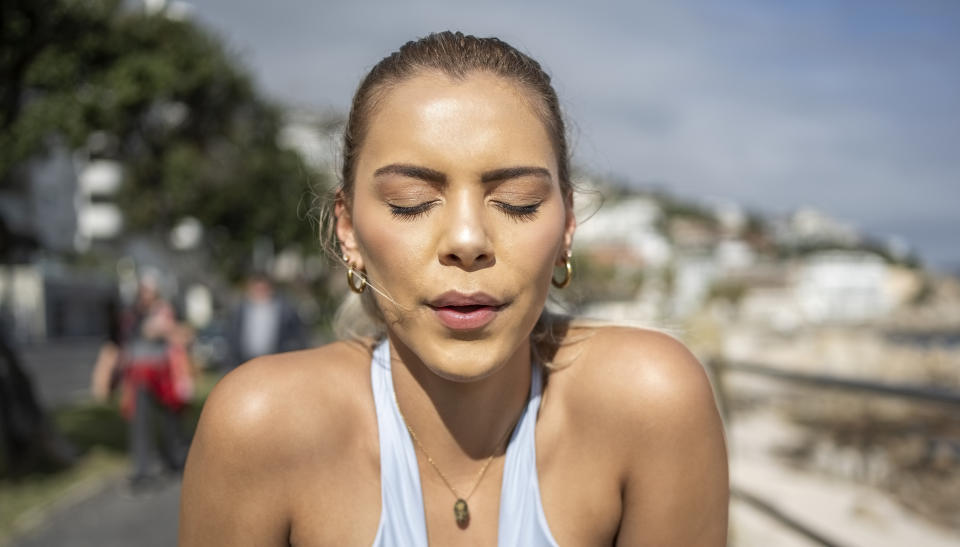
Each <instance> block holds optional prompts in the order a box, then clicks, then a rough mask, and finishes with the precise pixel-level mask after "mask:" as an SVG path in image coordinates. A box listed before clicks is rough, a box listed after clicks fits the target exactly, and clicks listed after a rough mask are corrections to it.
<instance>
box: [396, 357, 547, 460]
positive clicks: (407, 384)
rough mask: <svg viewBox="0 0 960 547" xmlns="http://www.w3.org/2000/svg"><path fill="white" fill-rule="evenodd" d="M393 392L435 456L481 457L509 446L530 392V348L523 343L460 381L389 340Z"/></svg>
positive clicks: (419, 435)
mask: <svg viewBox="0 0 960 547" xmlns="http://www.w3.org/2000/svg"><path fill="white" fill-rule="evenodd" d="M390 342H391V355H390V358H391V361H392V366H391V370H392V374H393V385H394V392H395V393H396V397H397V404H398V405H399V407H400V411H401V413H402V414H403V417H404V420H406V422H407V424H408V425H409V426H410V427H411V428H412V429H413V430H414V431H415V432H416V434H417V436H418V437H419V439H420V441H421V442H422V443H423V445H424V446H425V447H426V449H427V450H428V451H430V454H431V456H433V458H434V459H437V460H439V461H444V462H457V461H463V458H464V457H468V458H470V459H472V460H482V459H485V458H487V457H489V456H490V455H491V454H493V453H494V451H502V450H504V449H505V446H504V445H505V443H499V441H500V440H501V439H502V438H503V437H504V434H505V433H506V431H508V430H510V429H512V428H513V427H514V426H515V424H516V422H517V419H518V418H519V416H520V413H521V412H522V410H523V407H524V406H525V405H526V402H527V396H528V394H529V391H530V346H529V343H524V344H522V345H521V346H520V347H519V348H518V349H517V351H516V352H514V354H513V355H512V356H511V357H510V358H509V359H508V360H507V362H505V363H503V365H502V366H500V367H499V368H497V370H496V371H495V372H493V373H492V374H490V375H488V376H485V377H484V378H481V379H478V380H474V381H470V382H456V381H452V380H448V379H446V378H443V377H441V376H438V375H437V374H435V373H434V372H433V371H431V370H430V369H429V368H428V367H427V366H426V365H425V364H424V363H423V362H422V361H420V359H419V358H417V357H416V355H415V354H414V353H413V352H412V351H410V349H409V348H407V347H405V346H403V344H401V343H399V342H398V341H397V340H396V339H394V338H391V340H390Z"/></svg>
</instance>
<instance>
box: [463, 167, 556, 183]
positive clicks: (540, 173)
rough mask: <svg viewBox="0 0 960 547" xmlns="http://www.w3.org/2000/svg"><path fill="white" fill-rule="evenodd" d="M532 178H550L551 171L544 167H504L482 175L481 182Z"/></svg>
mask: <svg viewBox="0 0 960 547" xmlns="http://www.w3.org/2000/svg"><path fill="white" fill-rule="evenodd" d="M530 176H534V177H546V178H550V171H549V170H547V169H545V168H543V167H526V166H521V167H504V168H503V169H494V170H493V171H487V172H485V173H483V174H482V175H480V181H481V182H496V181H503V180H508V179H516V178H520V177H530Z"/></svg>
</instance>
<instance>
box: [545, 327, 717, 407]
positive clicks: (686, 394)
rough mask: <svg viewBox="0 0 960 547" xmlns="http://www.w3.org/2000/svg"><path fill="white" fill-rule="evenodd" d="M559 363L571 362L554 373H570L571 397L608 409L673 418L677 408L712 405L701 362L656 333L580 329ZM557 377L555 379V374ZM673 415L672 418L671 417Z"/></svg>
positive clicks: (684, 349)
mask: <svg viewBox="0 0 960 547" xmlns="http://www.w3.org/2000/svg"><path fill="white" fill-rule="evenodd" d="M570 337H571V339H572V340H574V342H573V343H571V344H570V346H569V348H565V350H564V353H563V354H561V356H560V359H559V361H561V362H565V361H569V362H570V366H569V367H566V368H562V369H561V370H560V373H559V374H557V376H558V377H562V376H564V375H569V376H570V378H569V380H567V383H570V384H572V385H575V386H576V387H575V390H576V394H575V395H574V394H571V395H574V398H575V399H577V400H582V401H583V402H584V403H587V402H590V403H591V404H595V403H596V402H597V400H598V398H599V399H601V400H606V401H609V402H610V403H611V404H610V405H604V406H608V407H609V410H610V411H613V412H624V413H627V414H633V413H635V412H637V411H642V415H643V416H646V417H650V416H660V415H661V414H663V415H664V416H663V417H664V418H670V419H677V418H676V417H675V414H676V412H675V411H676V410H677V409H678V408H685V409H688V410H689V409H690V406H691V405H706V406H708V407H713V406H714V402H713V392H712V388H711V386H710V381H709V378H708V376H707V374H706V371H705V370H704V368H703V366H702V365H701V364H700V362H699V361H698V360H697V358H696V357H695V356H694V355H693V354H692V353H691V352H690V350H689V349H687V347H686V346H684V344H683V343H682V342H680V341H679V340H677V339H676V338H674V337H672V336H670V335H668V334H665V333H663V332H660V331H656V330H650V329H639V328H631V327H581V328H578V329H576V330H575V331H574V332H572V333H571V336H570ZM558 380H559V378H558ZM671 416H674V417H673V418H671Z"/></svg>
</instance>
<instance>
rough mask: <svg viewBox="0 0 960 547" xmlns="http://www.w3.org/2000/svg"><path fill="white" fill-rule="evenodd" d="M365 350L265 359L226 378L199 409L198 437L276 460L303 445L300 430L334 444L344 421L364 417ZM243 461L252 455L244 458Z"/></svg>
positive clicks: (347, 345) (354, 346)
mask: <svg viewBox="0 0 960 547" xmlns="http://www.w3.org/2000/svg"><path fill="white" fill-rule="evenodd" d="M369 359H370V357H369V353H367V351H366V349H365V348H364V347H363V346H361V345H360V344H358V343H352V342H335V343H332V344H328V345H325V346H322V347H319V348H315V349H309V350H303V351H295V352H290V353H282V354H277V355H269V356H265V357H260V358H257V359H254V360H252V361H250V362H248V363H245V364H243V365H241V366H239V367H237V368H236V369H234V370H233V371H231V372H230V373H229V374H227V375H226V376H225V377H224V378H223V379H222V380H220V382H218V384H217V385H216V387H215V388H214V390H213V392H212V393H211V394H210V396H209V398H208V399H207V402H206V404H205V405H204V408H203V414H202V417H201V423H200V426H199V430H198V436H202V439H203V440H204V441H209V442H214V443H218V444H219V443H228V444H230V445H231V446H233V447H234V448H237V449H244V448H246V449H247V450H245V452H247V451H256V450H258V449H263V450H264V451H265V455H266V456H268V457H270V458H271V459H273V460H277V459H278V457H281V456H284V455H285V453H284V450H285V449H287V448H290V449H297V448H298V447H303V441H302V439H303V437H302V436H301V434H302V433H305V432H307V431H311V432H313V435H311V436H310V437H316V436H317V435H318V434H319V438H320V439H321V440H322V439H324V437H326V440H329V441H336V440H338V439H337V434H338V430H340V429H345V428H342V427H339V426H340V425H341V424H347V423H349V422H350V420H349V418H350V417H351V416H354V415H357V414H358V413H362V412H363V410H364V406H363V403H364V402H365V398H364V397H363V396H362V395H363V394H364V393H365V392H369V380H368V378H369V367H367V366H364V364H365V363H369ZM245 456H248V457H249V456H256V454H255V453H247V454H245Z"/></svg>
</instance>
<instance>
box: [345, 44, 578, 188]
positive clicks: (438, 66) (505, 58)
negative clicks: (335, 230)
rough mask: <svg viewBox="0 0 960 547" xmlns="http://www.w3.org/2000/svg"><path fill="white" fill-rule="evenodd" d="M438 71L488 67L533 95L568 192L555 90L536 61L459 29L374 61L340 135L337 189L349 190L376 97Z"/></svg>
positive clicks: (461, 74) (459, 73) (465, 72)
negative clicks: (416, 78)
mask: <svg viewBox="0 0 960 547" xmlns="http://www.w3.org/2000/svg"><path fill="white" fill-rule="evenodd" d="M429 71H434V72H439V73H441V74H444V75H446V76H448V77H450V78H453V79H458V80H462V79H464V78H466V77H467V76H469V75H470V74H472V73H475V72H488V73H491V74H495V75H497V76H501V77H503V78H505V79H508V80H511V81H513V82H515V83H517V84H519V85H520V86H522V88H524V89H525V90H526V91H528V92H529V93H530V94H531V98H533V99H534V100H533V101H531V104H532V106H533V107H534V108H535V109H536V110H537V114H538V115H539V117H540V119H541V121H542V122H543V125H544V127H545V128H546V129H547V133H548V134H549V136H550V139H551V141H552V144H553V149H554V154H555V155H556V157H557V169H558V173H557V178H558V179H559V182H560V190H561V191H562V193H563V195H564V196H565V197H567V198H569V197H570V195H571V192H572V187H571V184H570V160H569V154H568V151H567V139H566V134H565V128H564V123H563V116H562V115H561V113H560V104H559V101H558V100H557V93H556V92H555V91H554V89H553V86H552V85H551V83H550V76H549V75H547V73H546V72H544V70H543V68H541V67H540V63H538V62H536V61H535V60H533V59H531V58H530V57H529V56H527V55H526V54H524V53H521V52H520V51H518V50H517V49H516V48H514V47H513V46H511V45H510V44H508V43H506V42H504V41H502V40H500V39H498V38H477V37H476V36H470V35H465V34H463V33H461V32H450V31H445V32H439V33H433V34H430V35H428V36H426V37H424V38H421V39H419V40H414V41H410V42H407V43H406V44H404V45H403V47H401V48H400V49H399V50H397V51H395V52H393V53H391V54H390V55H389V56H387V57H385V58H384V59H383V60H381V61H380V62H379V63H377V64H376V66H374V67H373V68H372V69H371V70H370V72H369V73H368V74H367V76H366V77H365V78H364V79H363V81H362V82H361V83H360V87H359V88H358V89H357V92H356V94H355V95H354V97H353V104H352V105H351V107H350V115H349V117H348V118H347V124H346V129H345V131H344V135H343V167H342V171H341V177H342V178H341V188H340V190H342V192H343V194H344V195H345V197H347V198H349V197H351V196H352V193H353V184H354V176H355V174H356V173H355V169H356V164H357V157H358V156H359V154H360V149H361V148H362V147H363V140H364V136H365V135H366V131H367V128H368V124H369V123H370V118H371V116H372V114H373V113H374V111H375V109H376V106H377V104H378V102H379V100H380V99H381V98H382V97H383V96H384V95H385V94H386V92H387V91H389V90H390V88H391V87H392V86H394V85H397V84H400V83H402V82H404V81H406V80H409V79H410V78H413V77H415V76H417V75H419V74H422V73H424V72H429Z"/></svg>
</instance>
